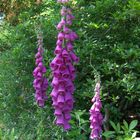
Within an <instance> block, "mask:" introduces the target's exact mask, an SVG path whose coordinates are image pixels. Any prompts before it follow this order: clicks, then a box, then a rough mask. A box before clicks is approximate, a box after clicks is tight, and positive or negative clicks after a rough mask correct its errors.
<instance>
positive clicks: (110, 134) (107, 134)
mask: <svg viewBox="0 0 140 140" xmlns="http://www.w3.org/2000/svg"><path fill="white" fill-rule="evenodd" d="M114 134H115V132H114V131H106V132H104V133H103V134H102V135H103V136H104V137H106V138H113V137H114Z"/></svg>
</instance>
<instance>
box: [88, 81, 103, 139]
mask: <svg viewBox="0 0 140 140" xmlns="http://www.w3.org/2000/svg"><path fill="white" fill-rule="evenodd" d="M92 103H93V105H92V107H91V109H90V119H89V120H90V123H91V124H90V128H91V135H90V138H91V139H93V140H102V138H101V132H102V122H103V116H102V114H101V112H100V110H101V108H102V103H101V100H100V83H97V84H96V86H95V95H94V97H93V98H92Z"/></svg>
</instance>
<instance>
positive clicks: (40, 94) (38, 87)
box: [33, 33, 48, 107]
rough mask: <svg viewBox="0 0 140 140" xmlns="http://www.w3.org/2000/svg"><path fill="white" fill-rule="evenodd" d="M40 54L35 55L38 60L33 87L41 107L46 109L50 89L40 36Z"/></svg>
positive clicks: (39, 36) (40, 36)
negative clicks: (47, 91)
mask: <svg viewBox="0 0 140 140" xmlns="http://www.w3.org/2000/svg"><path fill="white" fill-rule="evenodd" d="M37 38H38V52H37V53H36V55H35V58H36V68H35V69H34V71H33V76H34V78H35V79H34V81H33V87H34V89H35V99H36V102H37V104H38V105H39V106H40V107H44V105H45V101H46V100H47V96H46V90H47V87H48V81H47V79H46V78H45V77H44V74H45V73H46V68H45V66H44V65H43V62H42V61H43V56H42V55H43V48H42V46H43V38H42V35H41V34H40V33H39V34H38V37H37Z"/></svg>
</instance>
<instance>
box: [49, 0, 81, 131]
mask: <svg viewBox="0 0 140 140" xmlns="http://www.w3.org/2000/svg"><path fill="white" fill-rule="evenodd" d="M68 1H69V0H57V2H59V3H62V4H65V3H67V2H68ZM61 15H62V16H63V17H62V19H61V21H60V22H59V24H58V25H57V29H58V31H59V33H58V37H57V42H56V48H55V51H54V54H55V55H56V56H55V58H54V59H53V60H52V62H51V64H50V67H51V70H52V74H53V80H52V83H51V86H52V87H53V90H52V92H51V94H50V95H51V97H52V101H53V104H52V106H53V107H54V109H55V111H54V115H55V116H56V124H57V125H59V126H62V127H63V128H64V130H68V129H70V124H69V121H70V119H71V114H70V113H71V111H72V109H73V104H74V98H73V93H74V90H75V87H74V84H73V81H74V79H75V73H76V70H75V68H74V66H73V64H74V62H78V61H79V59H78V57H77V56H76V55H75V53H74V51H73V44H74V43H73V41H74V40H75V39H77V35H76V33H75V32H73V31H72V30H71V29H70V27H69V25H71V24H72V20H73V19H74V16H73V15H72V11H71V9H70V8H67V7H64V6H63V8H62V9H61Z"/></svg>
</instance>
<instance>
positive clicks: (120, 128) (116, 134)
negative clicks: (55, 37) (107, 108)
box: [103, 120, 138, 140]
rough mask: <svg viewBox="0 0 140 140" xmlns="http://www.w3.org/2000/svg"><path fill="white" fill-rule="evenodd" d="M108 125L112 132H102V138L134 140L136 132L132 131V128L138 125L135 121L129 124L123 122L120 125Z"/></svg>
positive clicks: (112, 123)
mask: <svg viewBox="0 0 140 140" xmlns="http://www.w3.org/2000/svg"><path fill="white" fill-rule="evenodd" d="M110 124H111V126H112V128H113V129H114V131H106V132H104V133H103V136H104V137H106V138H113V139H115V140H134V139H135V138H136V134H137V131H136V130H134V128H135V127H136V126H137V124H138V121H137V120H133V121H132V122H131V123H130V124H128V123H127V122H126V121H125V120H124V121H123V124H122V125H121V124H120V123H117V124H115V123H114V122H112V121H110Z"/></svg>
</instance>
